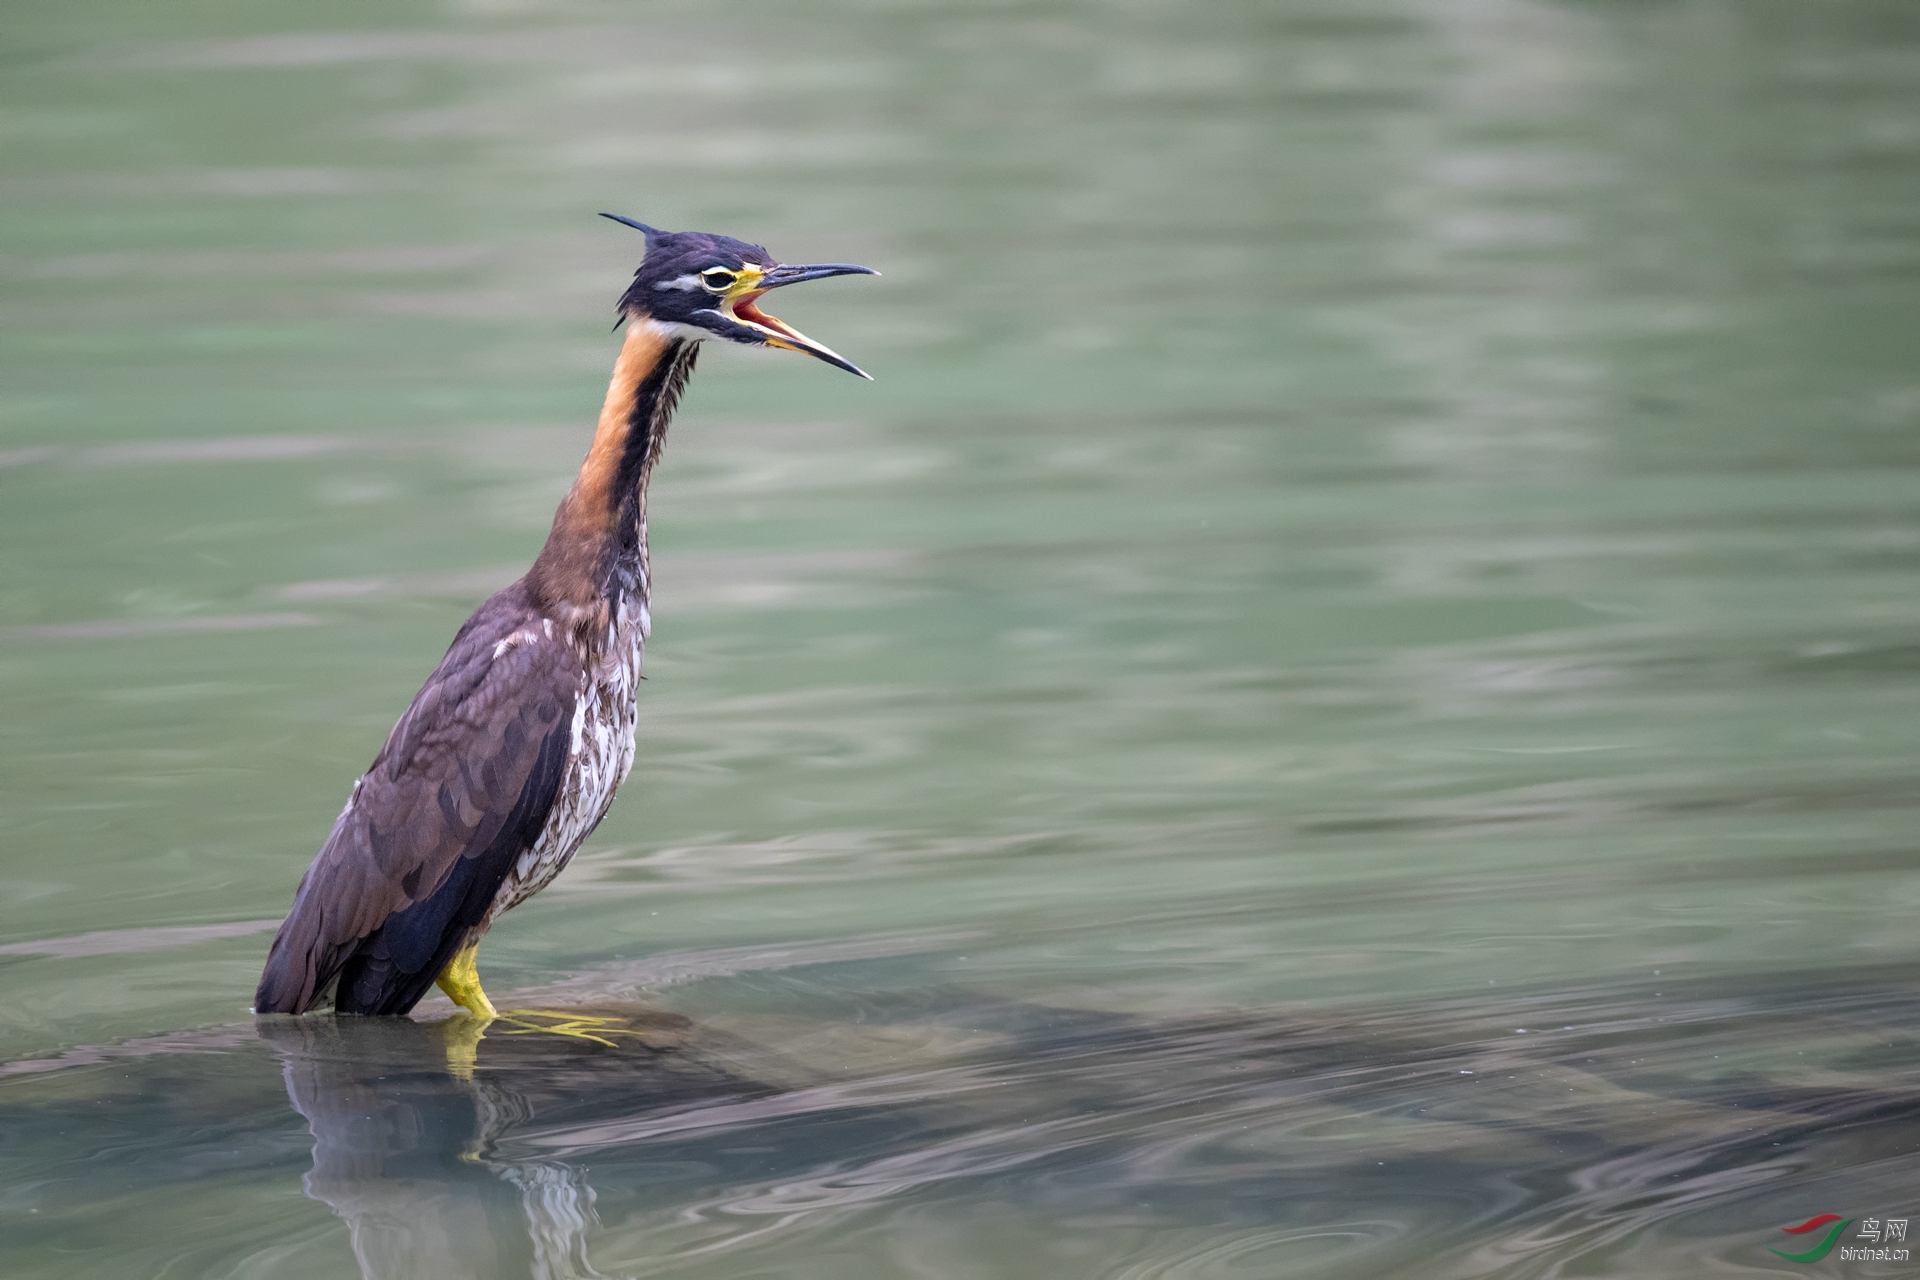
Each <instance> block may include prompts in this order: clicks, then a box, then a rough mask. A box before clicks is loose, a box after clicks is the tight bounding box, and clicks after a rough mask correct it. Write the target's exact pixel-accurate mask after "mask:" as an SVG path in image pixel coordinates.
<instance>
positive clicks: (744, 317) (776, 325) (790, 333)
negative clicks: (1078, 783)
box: [727, 262, 880, 382]
mask: <svg viewBox="0 0 1920 1280" xmlns="http://www.w3.org/2000/svg"><path fill="white" fill-rule="evenodd" d="M879 274H880V273H879V272H878V271H875V270H874V269H873V268H872V267H858V266H855V265H854V264H853V263H851V262H815V263H807V264H797V265H783V266H778V267H774V268H773V269H772V270H770V271H767V272H766V273H765V274H763V275H760V276H758V278H753V277H751V276H748V275H746V274H743V275H742V277H741V280H740V287H739V288H738V290H737V291H736V292H735V293H733V294H730V295H729V296H728V298H727V311H728V314H729V315H731V316H732V317H733V318H734V319H735V320H737V321H739V322H740V323H741V324H743V325H746V326H747V327H748V328H750V329H756V330H758V331H759V332H761V333H762V334H764V335H766V342H767V345H768V346H770V347H779V348H781V349H782V350H785V351H800V352H804V353H805V354H807V355H810V356H812V357H813V358H814V359H816V360H824V361H826V362H827V363H828V364H830V365H832V366H833V367H834V368H836V369H845V370H846V371H847V372H848V373H852V374H858V375H859V376H860V377H862V378H865V379H866V380H867V381H868V382H872V381H873V375H872V374H870V373H868V372H867V371H866V370H864V369H862V368H861V367H860V366H859V365H857V364H855V363H853V361H851V360H849V359H847V358H846V357H845V356H843V355H841V354H839V353H838V352H836V351H834V350H833V349H832V348H831V347H828V346H826V345H825V344H824V343H819V342H815V341H814V340H813V339H812V338H809V337H808V336H807V335H806V334H804V333H801V332H800V331H799V330H798V329H796V328H794V327H793V326H792V325H790V324H788V323H787V322H786V321H784V320H778V319H775V318H774V317H773V316H770V315H768V314H767V313H766V312H764V311H762V310H761V309H760V308H759V307H758V306H756V305H754V304H755V303H756V302H757V301H758V300H759V299H760V297H761V295H763V294H765V293H767V292H768V291H769V290H772V289H779V288H783V287H785V286H786V285H790V284H800V283H802V282H804V281H807V280H824V279H826V278H827V277H828V276H877V275H879Z"/></svg>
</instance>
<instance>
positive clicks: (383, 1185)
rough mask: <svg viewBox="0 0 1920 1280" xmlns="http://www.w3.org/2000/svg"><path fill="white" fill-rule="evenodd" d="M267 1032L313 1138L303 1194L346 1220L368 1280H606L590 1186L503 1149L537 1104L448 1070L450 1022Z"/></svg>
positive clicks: (284, 1023)
mask: <svg viewBox="0 0 1920 1280" xmlns="http://www.w3.org/2000/svg"><path fill="white" fill-rule="evenodd" d="M466 1021H469V1019H466V1018H464V1017H459V1018H453V1019H449V1020H448V1022H449V1023H454V1022H466ZM452 1030H454V1031H456V1032H457V1031H458V1030H460V1028H452ZM260 1031H261V1034H262V1036H263V1037H264V1038H266V1039H267V1040H269V1041H271V1042H272V1044H273V1046H274V1049H275V1051H276V1053H277V1055H278V1057H279V1059H280V1062H281V1069H282V1074H283V1076H284V1078H285V1080H286V1086H287V1097H288V1098H289V1099H290V1100H291V1101H292V1103H293V1105H294V1108H295V1109H296V1110H298V1111H299V1112H300V1114H301V1115H303V1116H305V1117H306V1119H307V1124H308V1126H309V1128H310V1129H311V1131H312V1133H313V1170H312V1172H310V1173H309V1174H308V1175H307V1177H306V1181H305V1184H304V1185H305V1187H306V1192H307V1194H308V1195H310V1196H312V1197H313V1198H314V1199H316V1200H318V1201H320V1202H322V1203H323V1204H325V1205H327V1207H328V1208H330V1209H332V1210H333V1211H334V1213H336V1214H338V1215H339V1216H340V1217H341V1218H342V1219H343V1220H345V1222H346V1224H347V1229H348V1231H349V1233H350V1234H351V1237H352V1243H353V1252H354V1256H355V1258H357V1259H358V1260H359V1263H360V1271H361V1274H362V1275H363V1276H364V1277H366V1280H437V1278H438V1277H448V1278H449V1280H451V1278H453V1277H459V1278H460V1280H492V1278H493V1277H500V1278H502V1280H505V1278H507V1277H512V1278H514V1280H519V1278H520V1277H532V1278H533V1280H604V1278H603V1277H601V1273H600V1272H598V1271H596V1270H594V1269H593V1267H592V1265H591V1264H590V1263H589V1262H588V1261H587V1248H586V1237H587V1233H588V1232H589V1231H590V1230H591V1229H592V1228H593V1227H594V1225H595V1219H594V1215H593V1199H594V1197H593V1189H592V1188H591V1187H589V1186H588V1185H587V1183H586V1180H585V1178H584V1177H583V1175H582V1174H581V1173H580V1171H579V1170H577V1169H575V1168H573V1167H571V1166H569V1165H566V1164H563V1163H560V1162H558V1161H553V1160H536V1161H506V1160H501V1159H498V1158H496V1157H495V1155H494V1154H493V1152H494V1147H495V1143H496V1140H497V1139H498V1138H500V1137H501V1136H502V1135H503V1134H505V1133H507V1132H508V1131H509V1130H511V1129H512V1128H513V1127H515V1126H516V1125H520V1124H523V1123H525V1122H526V1121H527V1120H528V1119H529V1118H530V1116H531V1114H532V1107H531V1105H530V1103H529V1102H528V1100H527V1098H526V1097H525V1096H524V1095H523V1094H521V1093H520V1092H518V1091H517V1090H515V1089H513V1088H510V1087H506V1086H504V1085H502V1084H501V1083H499V1082H498V1081H494V1080H489V1079H487V1078H485V1077H484V1076H482V1077H481V1078H479V1079H475V1078H473V1073H472V1072H471V1071H467V1072H464V1073H458V1072H455V1071H450V1070H449V1066H448V1049H449V1047H450V1043H451V1042H450V1041H449V1039H448V1038H447V1031H446V1029H444V1028H443V1027H442V1026H437V1025H434V1024H430V1023H416V1022H412V1021H409V1020H407V1019H403V1018H266V1019H262V1020H261V1023H260Z"/></svg>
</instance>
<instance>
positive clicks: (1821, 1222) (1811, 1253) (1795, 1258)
mask: <svg viewBox="0 0 1920 1280" xmlns="http://www.w3.org/2000/svg"><path fill="white" fill-rule="evenodd" d="M1829 1222H1831V1223H1832V1224H1833V1227H1832V1228H1831V1229H1830V1230H1829V1231H1828V1232H1827V1234H1826V1235H1825V1236H1823V1237H1821V1240H1820V1243H1819V1244H1816V1245H1815V1246H1813V1248H1811V1249H1808V1250H1807V1251H1806V1252H1804V1253H1787V1252H1786V1251H1785V1250H1782V1249H1768V1250H1767V1252H1768V1253H1777V1254H1779V1255H1780V1256H1781V1257H1783V1258H1785V1259H1786V1260H1787V1261H1788V1262H1818V1261H1820V1259H1822V1258H1824V1257H1826V1256H1827V1255H1828V1254H1830V1253H1832V1252H1833V1246H1834V1245H1836V1244H1839V1243H1840V1233H1841V1232H1842V1231H1845V1230H1846V1229H1847V1227H1848V1226H1849V1225H1851V1224H1852V1222H1853V1219H1852V1218H1843V1217H1841V1216H1840V1215H1839V1214H1837V1213H1823V1214H1819V1215H1818V1216H1816V1217H1812V1218H1808V1219H1807V1220H1806V1221H1805V1222H1803V1223H1801V1224H1800V1225H1799V1226H1797V1227H1782V1228H1780V1229H1781V1230H1782V1231H1784V1232H1786V1233H1787V1234H1788V1235H1790V1236H1803V1235H1806V1234H1807V1233H1808V1232H1810V1231H1818V1230H1819V1229H1820V1228H1822V1227H1824V1226H1826V1225H1827V1224H1828V1223H1829Z"/></svg>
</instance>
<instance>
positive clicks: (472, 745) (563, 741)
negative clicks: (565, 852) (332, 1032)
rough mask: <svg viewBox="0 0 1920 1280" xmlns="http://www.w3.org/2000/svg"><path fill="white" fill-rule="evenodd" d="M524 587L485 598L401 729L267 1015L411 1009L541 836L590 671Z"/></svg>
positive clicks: (286, 962)
mask: <svg viewBox="0 0 1920 1280" xmlns="http://www.w3.org/2000/svg"><path fill="white" fill-rule="evenodd" d="M518 586H519V584H515V586H513V587H509V588H507V590H505V591H502V592H501V593H500V594H499V595H497V596H495V597H494V598H493V599H492V600H489V601H488V602H487V603H486V604H484V605H482V606H481V608H480V610H479V611H478V612H476V613H475V614H474V616H473V617H472V618H471V619H469V620H468V622H467V624H466V626H464V627H462V628H461V630H460V634H459V635H458V636H456V637H455V638H454V642H453V645H452V647H451V648H449V649H448V650H447V656H446V657H445V658H443V659H441V662H440V665H439V667H437V668H436V669H435V670H434V673H433V675H432V676H430V677H428V679H427V683H426V685H425V686H424V687H423V688H422V689H421V690H420V692H419V694H417V695H416V696H415V697H414V700H413V705H412V706H410V707H408V708H407V711H406V714H405V715H403V716H401V717H400V722H399V723H398V724H396V725H395V726H394V727H393V733H392V734H391V735H390V736H389V737H388V738H387V744H386V746H385V747H384V748H382V750H381V752H380V754H379V756H378V757H376V758H375V759H374V762H373V767H372V768H370V769H369V770H367V773H366V776H365V777H363V778H361V779H360V781H359V782H357V783H355V784H354V789H353V797H352V799H350V800H348V802H347V807H346V808H345V809H344V810H342V811H341V814H340V817H339V819H338V820H337V821H336V822H335V823H334V826H333V833H332V834H331V835H330V836H328V838H327V842H326V844H325V845H324V846H323V847H322V848H321V850H320V853H319V855H318V856H317V857H315V858H314V860H313V865H312V866H311V867H309V868H308V869H307V874H306V876H305V877H304V878H303V879H302V880H301V882H300V888H299V891H298V892H297V893H296V894H295V897H294V903H293V911H292V913H291V914H290V915H289V916H288V917H287V920H286V922H285V923H284V924H282V925H281V927H280V933H279V936H277V937H276V938H275V939H274V942H273V950H272V952H271V953H270V954H269V956H268V958H267V966H266V971H265V972H264V973H263V974H262V975H261V979H260V989H259V992H258V994H257V995H256V997H255V1003H254V1008H255V1009H256V1010H257V1011H258V1012H261V1013H302V1012H305V1011H306V1010H307V1009H309V1008H311V1007H312V1006H313V1005H314V1004H315V1002H316V1001H318V1000H320V999H322V998H324V996H325V994H326V991H327V989H328V987H329V986H330V985H332V984H334V983H335V981H336V979H338V985H339V993H338V995H337V997H336V1001H335V1003H336V1007H338V1008H340V1009H342V1010H343V1011H350V1012H364V1013H400V1012H405V1011H406V1009H410V1008H412V1006H413V1003H414V1002H415V1001H417V1000H418V999H419V998H420V997H421V996H422V995H424V994H425V992H426V990H427V988H428V987H429V986H430V985H431V984H432V981H433V979H434V977H435V976H437V975H438V973H439V971H440V969H441V968H442V967H443V966H444V965H445V963H446V961H447V959H448V957H449V956H450V955H451V954H452V952H453V950H454V949H455V948H456V947H457V946H458V944H459V942H460V941H461V940H462V939H463V938H464V936H465V934H466V932H467V930H468V929H469V928H470V927H471V926H472V925H475V924H478V923H479V922H480V920H481V919H482V918H483V917H484V916H485V914H486V909H487V907H488V906H489V905H491V903H492V901H493V896H494V893H495V891H496V890H497V889H498V888H499V886H500V883H501V881H502V880H504V879H505V877H506V875H507V873H508V872H509V871H510V870H511V869H512V867H513V864H514V862H515V860H517V859H518V858H519V856H520V854H521V853H522V852H523V851H525V850H526V849H527V848H528V847H529V846H530V845H531V844H532V843H533V841H534V840H535V839H536V838H537V837H538V835H539V833H540V830H541V828H542V827H543V826H544V825H545V823H546V819H547V815H548V812H549V811H550V810H551V809H552V807H553V801H554V796H555V795H556V794H557V792H558V790H559V785H560V779H561V775H562V774H563V773H564V771H565V767H566V759H567V753H568V749H569V746H570V739H571V729H572V720H573V710H574V703H575V701H576V700H577V698H578V696H579V687H580V675H581V666H580V660H579V658H578V657H577V656H576V655H575V654H574V652H573V650H572V648H571V647H570V646H569V645H567V644H566V643H564V642H563V641H558V640H555V639H553V638H552V637H551V636H550V635H549V634H548V631H549V628H547V627H546V626H545V625H544V623H543V620H542V619H541V618H540V617H539V616H538V615H536V614H535V613H534V612H533V610H532V609H531V608H530V607H529V606H528V605H527V604H526V602H525V598H524V596H523V595H521V594H520V593H519V591H518Z"/></svg>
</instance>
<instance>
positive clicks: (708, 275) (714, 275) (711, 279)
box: [700, 267, 738, 292]
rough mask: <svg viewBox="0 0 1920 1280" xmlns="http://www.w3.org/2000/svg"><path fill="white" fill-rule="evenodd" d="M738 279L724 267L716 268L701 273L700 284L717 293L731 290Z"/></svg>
mask: <svg viewBox="0 0 1920 1280" xmlns="http://www.w3.org/2000/svg"><path fill="white" fill-rule="evenodd" d="M737 278H738V277H737V276H736V275H735V274H734V273H733V272H731V271H728V270H726V269H725V268H723V267H714V268H713V269H712V270H710V271H702V272H701V273H700V283H701V284H704V285H705V286H707V288H709V289H712V290H714V291H715V292H718V291H719V290H722V289H731V288H732V287H733V282H734V280H735V279H737Z"/></svg>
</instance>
